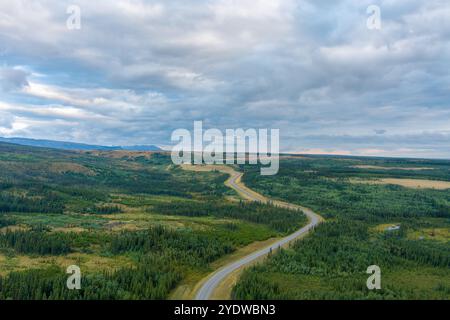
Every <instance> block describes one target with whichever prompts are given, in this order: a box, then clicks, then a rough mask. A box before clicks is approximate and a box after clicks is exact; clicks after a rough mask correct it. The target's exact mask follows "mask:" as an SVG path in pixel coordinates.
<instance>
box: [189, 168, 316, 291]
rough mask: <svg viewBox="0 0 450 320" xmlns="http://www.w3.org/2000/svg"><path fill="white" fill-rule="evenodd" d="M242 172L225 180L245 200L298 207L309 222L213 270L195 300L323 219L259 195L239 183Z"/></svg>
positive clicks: (285, 206)
mask: <svg viewBox="0 0 450 320" xmlns="http://www.w3.org/2000/svg"><path fill="white" fill-rule="evenodd" d="M242 176H243V173H240V172H236V171H234V172H233V173H231V177H230V178H229V179H228V180H227V182H226V185H227V186H229V187H230V188H233V189H234V190H236V191H237V192H238V193H240V194H241V195H242V196H243V197H245V198H246V199H247V200H250V201H258V202H262V203H269V202H270V203H272V204H273V205H276V206H278V207H282V208H287V209H299V210H301V211H303V213H304V214H305V215H306V216H307V217H308V220H309V223H308V224H307V225H306V226H304V227H303V228H301V229H300V230H297V231H296V232H294V233H292V234H290V235H289V236H287V237H285V238H283V239H281V240H279V241H277V242H275V243H273V244H272V245H270V246H268V247H267V248H264V249H261V250H259V251H256V252H254V253H252V254H250V255H248V256H246V257H243V258H241V259H239V260H237V261H235V262H233V263H230V264H228V265H226V266H224V267H222V268H220V269H219V270H217V271H216V272H214V273H213V274H212V275H210V276H209V277H208V279H207V280H206V282H205V283H204V284H203V285H202V287H201V288H200V289H199V290H198V292H197V295H196V297H195V299H196V300H208V299H210V298H211V296H212V294H213V292H214V290H215V289H216V287H217V286H218V285H219V283H221V282H222V281H223V280H224V279H225V278H226V277H227V276H229V275H230V274H231V273H233V272H234V271H236V270H237V269H239V268H241V267H243V266H245V265H248V264H249V263H251V262H253V261H255V260H257V259H258V258H261V257H263V256H265V255H267V254H269V253H270V252H271V251H272V250H276V249H278V248H279V247H282V246H284V245H285V244H288V243H289V242H291V241H293V240H295V239H297V238H299V237H300V236H303V235H305V234H306V233H308V232H309V231H310V230H311V229H312V228H314V227H315V226H316V225H318V224H319V223H320V222H321V221H322V220H323V219H322V217H321V216H320V215H318V214H317V213H315V212H313V211H312V210H310V209H308V208H304V207H301V206H297V205H294V204H290V203H286V202H282V201H270V200H269V199H267V198H265V197H264V196H262V195H260V194H259V193H257V192H255V191H253V190H251V189H250V188H248V187H246V186H243V185H240V184H239V182H238V181H239V180H240V179H241V178H242Z"/></svg>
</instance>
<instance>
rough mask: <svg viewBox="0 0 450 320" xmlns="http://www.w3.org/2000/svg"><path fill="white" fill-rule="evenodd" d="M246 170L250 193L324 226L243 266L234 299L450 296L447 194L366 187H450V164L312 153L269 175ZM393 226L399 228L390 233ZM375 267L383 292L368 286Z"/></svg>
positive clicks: (449, 193)
mask: <svg viewBox="0 0 450 320" xmlns="http://www.w3.org/2000/svg"><path fill="white" fill-rule="evenodd" d="M362 163H363V164H364V165H365V166H361V164H362ZM408 168H411V169H408ZM422 168H423V169H422ZM242 169H243V170H245V171H246V174H245V175H244V180H245V183H246V184H247V185H249V186H250V187H252V188H254V189H256V190H258V191H260V192H261V193H263V194H266V195H269V196H271V197H274V198H279V199H283V200H285V201H290V202H293V203H298V204H302V205H305V206H308V207H311V208H313V209H314V210H316V211H317V212H319V213H320V214H322V215H323V216H324V217H325V218H326V219H327V221H326V222H325V223H324V224H322V225H320V226H319V227H317V228H316V230H315V231H314V233H313V234H312V235H311V236H309V237H307V238H305V239H304V240H301V241H298V242H296V243H295V244H294V245H292V246H291V247H290V248H289V249H286V250H281V251H280V252H278V253H274V254H273V255H272V256H271V257H270V258H269V259H267V260H266V261H265V262H264V263H262V264H260V265H257V266H255V267H253V268H251V269H249V270H247V271H246V272H245V273H244V275H243V276H242V277H241V278H240V281H239V282H238V284H237V285H236V287H235V288H234V291H233V295H234V297H235V298H238V299H450V272H449V270H450V237H449V234H450V232H449V229H450V191H449V190H448V189H447V190H437V189H436V190H435V189H423V188H420V189H415V188H409V187H404V186H401V185H394V184H379V185H373V184H368V183H363V181H365V180H370V179H383V178H387V177H394V178H400V179H429V180H440V181H450V175H449V173H450V170H449V169H450V162H449V161H438V160H436V161H433V160H429V161H428V160H408V159H371V158H358V159H355V158H331V157H328V158H325V159H324V158H321V157H310V158H303V159H301V158H299V159H289V160H285V161H283V162H282V166H281V170H280V173H279V174H278V175H277V176H273V177H261V176H259V174H258V172H257V168H253V167H250V166H243V168H242ZM392 225H397V226H399V227H400V229H399V230H393V231H389V230H388V229H387V227H388V226H392ZM439 235H440V236H439ZM370 265H378V266H379V267H380V268H381V270H382V278H381V279H382V289H381V290H375V291H371V290H368V289H367V287H366V280H367V278H368V276H369V275H368V274H366V269H367V267H368V266H370Z"/></svg>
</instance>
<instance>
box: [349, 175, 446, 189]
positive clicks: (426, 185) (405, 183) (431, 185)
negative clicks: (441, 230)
mask: <svg viewBox="0 0 450 320" xmlns="http://www.w3.org/2000/svg"><path fill="white" fill-rule="evenodd" d="M350 182H352V183H367V184H395V185H398V186H402V187H406V188H413V189H436V190H446V189H450V181H438V180H422V179H396V178H385V179H378V180H361V179H350Z"/></svg>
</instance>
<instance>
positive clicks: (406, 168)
mask: <svg viewBox="0 0 450 320" xmlns="http://www.w3.org/2000/svg"><path fill="white" fill-rule="evenodd" d="M350 168H356V169H381V170H406V171H422V170H434V168H426V167H382V166H371V165H357V166H351V167H350Z"/></svg>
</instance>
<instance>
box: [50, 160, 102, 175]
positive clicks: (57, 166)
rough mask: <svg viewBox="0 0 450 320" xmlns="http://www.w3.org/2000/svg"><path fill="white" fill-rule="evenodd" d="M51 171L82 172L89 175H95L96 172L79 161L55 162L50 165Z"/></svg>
mask: <svg viewBox="0 0 450 320" xmlns="http://www.w3.org/2000/svg"><path fill="white" fill-rule="evenodd" d="M49 170H50V172H53V173H68V172H72V173H81V174H85V175H87V176H95V174H96V173H95V172H94V171H92V170H91V169H89V168H86V167H85V166H83V165H81V164H77V163H69V162H55V163H52V164H51V165H50V169H49Z"/></svg>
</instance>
